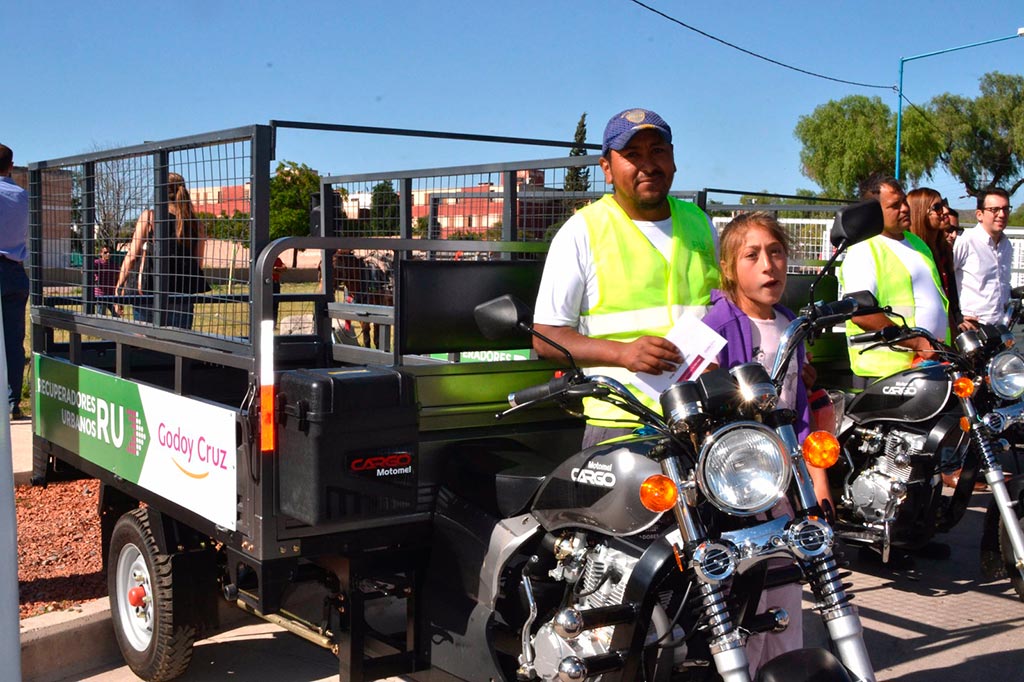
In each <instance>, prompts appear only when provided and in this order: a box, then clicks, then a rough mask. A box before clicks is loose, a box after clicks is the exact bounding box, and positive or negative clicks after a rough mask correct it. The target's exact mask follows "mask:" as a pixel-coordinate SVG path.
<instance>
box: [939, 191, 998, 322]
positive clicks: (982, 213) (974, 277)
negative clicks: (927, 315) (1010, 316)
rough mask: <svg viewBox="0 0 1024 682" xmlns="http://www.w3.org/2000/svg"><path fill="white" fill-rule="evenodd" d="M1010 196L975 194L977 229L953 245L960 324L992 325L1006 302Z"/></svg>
mask: <svg viewBox="0 0 1024 682" xmlns="http://www.w3.org/2000/svg"><path fill="white" fill-rule="evenodd" d="M1010 210H1011V209H1010V195H1009V194H1008V193H1007V192H1006V190H1004V189H1000V188H999V187H993V188H989V189H986V190H982V191H981V193H979V194H978V210H977V211H976V212H975V215H976V217H977V218H978V225H977V227H974V228H972V229H970V230H964V233H963V234H962V235H960V236H959V237H958V238H957V240H956V243H954V244H953V265H954V267H955V268H956V283H957V288H958V289H959V292H960V307H961V309H962V311H963V314H964V322H967V323H971V324H977V323H979V322H983V323H985V324H994V323H996V322H998V321H999V319H1000V318H1001V317H1002V315H1003V309H1004V308H1005V307H1006V302H1007V301H1009V300H1010V286H1011V284H1010V276H1011V268H1012V267H1013V247H1012V246H1011V245H1010V240H1009V239H1007V238H1006V235H1005V234H1004V233H1003V232H1004V230H1006V223H1007V222H1008V221H1009V218H1010Z"/></svg>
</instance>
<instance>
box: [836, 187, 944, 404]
mask: <svg viewBox="0 0 1024 682" xmlns="http://www.w3.org/2000/svg"><path fill="white" fill-rule="evenodd" d="M861 197H862V198H863V199H865V200H866V199H871V198H876V199H878V201H879V203H880V204H881V205H882V217H883V220H884V227H883V230H882V234H880V235H878V236H877V237H872V238H871V239H869V240H867V241H865V242H861V243H859V244H855V245H854V246H852V247H850V249H849V250H848V251H847V252H846V257H845V259H844V260H843V265H842V267H841V269H840V281H841V283H842V287H843V291H844V292H846V293H850V292H854V291H870V292H871V293H872V294H874V295H875V297H876V298H878V302H879V304H880V305H882V306H886V305H888V306H892V307H893V311H894V312H896V313H899V314H901V315H903V316H905V317H906V319H907V321H908V323H909V324H911V325H913V326H916V327H923V328H925V329H927V330H928V331H930V332H931V333H932V334H933V335H934V336H935V338H936V339H938V340H940V341H943V340H945V339H946V333H947V331H948V327H949V324H948V318H947V314H946V311H947V307H946V306H947V302H946V297H945V295H944V294H943V293H942V288H941V284H940V280H939V275H938V271H937V269H936V266H935V261H934V259H933V258H932V256H931V251H929V249H928V246H927V245H926V244H925V243H924V242H922V241H921V239H920V238H918V237H917V236H916V235H914V234H913V233H912V232H910V230H909V228H910V206H909V205H908V204H907V195H906V194H905V193H904V191H903V187H902V185H901V184H900V182H899V181H898V180H897V179H896V178H893V177H887V176H884V175H880V174H874V175H872V176H871V177H869V178H868V179H867V180H865V182H864V183H862V185H861ZM886 264H888V266H887V265H886ZM901 271H902V272H901ZM911 291H912V295H911V296H908V295H907V293H908V292H911ZM893 324H895V323H894V322H893V321H892V320H891V319H889V317H888V316H886V315H885V314H883V313H875V314H872V315H861V316H858V317H855V318H853V320H852V321H851V322H850V323H848V324H847V334H848V335H853V334H858V333H860V332H861V331H875V330H878V329H882V328H883V327H889V326H892V325H893ZM900 345H901V346H903V347H905V348H907V349H908V350H911V351H914V353H915V354H916V355H917V356H919V357H921V358H923V359H928V358H930V357H931V356H932V354H933V353H932V347H931V344H930V343H929V342H928V341H926V340H925V339H923V338H914V339H909V340H907V341H904V342H902V343H901V344H900ZM849 350H850V365H851V368H852V369H853V372H854V374H856V375H857V376H858V377H861V378H862V380H861V381H858V382H857V384H858V386H857V387H860V388H863V386H864V385H866V383H867V382H866V380H867V379H871V378H875V377H880V376H888V375H889V374H893V373H895V372H898V371H901V370H903V369H907V368H909V367H910V366H911V365H912V363H913V360H914V355H913V354H911V353H908V352H901V351H899V350H888V349H885V348H878V349H874V350H868V351H866V352H863V353H862V352H861V350H862V348H860V347H858V346H857V345H855V344H850V349H849Z"/></svg>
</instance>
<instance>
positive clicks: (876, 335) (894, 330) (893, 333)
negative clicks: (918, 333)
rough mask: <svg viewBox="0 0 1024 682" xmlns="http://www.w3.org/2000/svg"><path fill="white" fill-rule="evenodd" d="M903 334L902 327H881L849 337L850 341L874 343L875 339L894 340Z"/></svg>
mask: <svg viewBox="0 0 1024 682" xmlns="http://www.w3.org/2000/svg"><path fill="white" fill-rule="evenodd" d="M902 335H903V329H902V327H896V326H892V327H883V328H882V329H877V330H875V331H873V332H864V333H862V334H854V335H852V336H851V337H850V343H875V342H876V341H884V342H889V341H895V340H896V339H898V338H899V337H900V336H902Z"/></svg>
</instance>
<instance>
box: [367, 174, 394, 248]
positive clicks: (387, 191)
mask: <svg viewBox="0 0 1024 682" xmlns="http://www.w3.org/2000/svg"><path fill="white" fill-rule="evenodd" d="M398 229H399V217H398V192H396V191H395V188H394V186H393V185H392V184H391V183H390V182H388V181H387V180H382V181H381V182H378V183H377V184H376V185H374V186H373V189H371V190H370V234H371V235H373V236H375V237H376V236H382V235H396V234H398Z"/></svg>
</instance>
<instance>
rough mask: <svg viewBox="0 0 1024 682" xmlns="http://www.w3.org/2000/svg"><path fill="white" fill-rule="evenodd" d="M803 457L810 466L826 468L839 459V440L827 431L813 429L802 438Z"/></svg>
mask: <svg viewBox="0 0 1024 682" xmlns="http://www.w3.org/2000/svg"><path fill="white" fill-rule="evenodd" d="M804 459H805V460H807V463H808V464H810V465H811V466H815V467H818V468H819V469H827V468H829V467H830V466H832V465H833V464H835V463H836V462H838V461H839V441H838V440H836V437H835V436H833V435H832V434H831V433H829V432H828V431H815V432H813V433H812V434H811V435H809V436H807V438H806V439H804Z"/></svg>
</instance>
